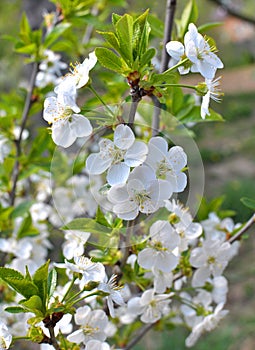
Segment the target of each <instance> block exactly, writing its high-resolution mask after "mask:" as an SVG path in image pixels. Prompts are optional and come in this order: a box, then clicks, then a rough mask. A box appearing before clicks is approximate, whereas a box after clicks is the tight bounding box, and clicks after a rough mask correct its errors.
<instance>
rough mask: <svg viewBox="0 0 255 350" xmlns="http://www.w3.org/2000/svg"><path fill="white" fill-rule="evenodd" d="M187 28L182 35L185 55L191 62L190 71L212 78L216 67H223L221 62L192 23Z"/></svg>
mask: <svg viewBox="0 0 255 350" xmlns="http://www.w3.org/2000/svg"><path fill="white" fill-rule="evenodd" d="M188 29H189V30H188V32H187V33H186V34H185V36H184V46H185V54H186V56H187V57H188V58H189V60H190V61H191V62H192V63H193V65H192V66H191V71H192V72H199V73H200V74H201V75H202V76H203V77H205V78H207V79H213V78H214V76H215V72H216V70H217V68H223V63H222V62H221V60H220V59H219V58H218V57H217V56H216V54H215V53H214V52H213V49H212V48H211V47H210V45H209V44H208V42H207V41H206V40H205V39H204V37H203V36H202V35H201V34H200V33H198V30H197V27H196V26H195V25H194V24H193V23H190V24H189V28H188Z"/></svg>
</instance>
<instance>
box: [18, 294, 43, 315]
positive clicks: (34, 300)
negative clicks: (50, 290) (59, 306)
mask: <svg viewBox="0 0 255 350" xmlns="http://www.w3.org/2000/svg"><path fill="white" fill-rule="evenodd" d="M20 304H21V305H22V306H23V307H24V308H26V309H27V310H28V311H30V312H33V313H34V314H36V315H37V316H43V315H44V313H45V309H44V306H43V303H42V300H41V298H40V297H39V296H38V295H32V296H31V297H30V298H29V299H28V300H21V301H20Z"/></svg>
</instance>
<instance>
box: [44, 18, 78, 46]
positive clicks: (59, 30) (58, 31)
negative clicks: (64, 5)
mask: <svg viewBox="0 0 255 350" xmlns="http://www.w3.org/2000/svg"><path fill="white" fill-rule="evenodd" d="M71 26H72V24H71V23H67V22H65V23H59V24H57V25H56V26H55V27H54V28H53V29H52V31H51V32H49V33H48V34H47V35H46V37H45V40H44V43H43V47H44V48H46V49H47V48H49V47H50V46H51V45H52V44H53V43H54V42H55V41H56V40H57V39H58V38H59V37H60V36H61V35H62V34H64V32H65V31H66V30H67V29H68V28H70V27H71Z"/></svg>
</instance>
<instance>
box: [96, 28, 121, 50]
mask: <svg viewBox="0 0 255 350" xmlns="http://www.w3.org/2000/svg"><path fill="white" fill-rule="evenodd" d="M98 34H100V35H102V37H103V38H104V39H105V41H106V42H107V43H108V44H109V45H110V46H111V47H112V48H113V49H114V50H116V51H117V52H118V53H120V43H119V40H118V38H117V37H116V35H115V34H114V33H113V32H100V31H98Z"/></svg>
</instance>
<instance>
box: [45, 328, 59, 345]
mask: <svg viewBox="0 0 255 350" xmlns="http://www.w3.org/2000/svg"><path fill="white" fill-rule="evenodd" d="M48 330H49V333H50V339H51V341H52V343H51V345H52V346H53V347H54V348H55V349H56V350H61V348H60V346H59V344H58V341H57V339H56V337H55V332H54V327H48Z"/></svg>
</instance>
